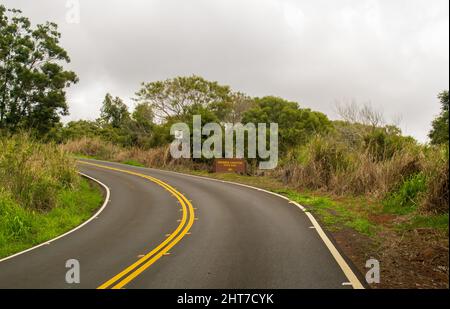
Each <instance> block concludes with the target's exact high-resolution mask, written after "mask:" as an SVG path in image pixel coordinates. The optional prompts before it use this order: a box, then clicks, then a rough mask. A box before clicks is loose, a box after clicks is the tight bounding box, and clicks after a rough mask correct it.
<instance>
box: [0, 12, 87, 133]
mask: <svg viewBox="0 0 450 309" xmlns="http://www.w3.org/2000/svg"><path fill="white" fill-rule="evenodd" d="M21 13H22V12H21V11H19V10H7V9H6V8H5V7H4V6H3V5H0V129H7V130H9V131H13V132H14V131H16V130H17V129H22V128H24V129H35V130H37V131H38V132H40V133H45V132H48V131H49V130H50V129H51V128H52V127H54V126H55V124H57V123H59V122H60V116H63V115H67V114H68V106H67V102H66V93H65V88H66V87H69V86H70V85H71V84H73V83H76V82H77V81H78V79H77V76H76V74H75V73H74V72H71V71H66V70H64V68H63V66H62V64H64V63H69V62H70V58H69V56H68V54H67V52H66V51H65V50H64V49H63V48H62V47H61V46H60V45H59V39H60V37H61V35H60V33H59V32H58V30H57V25H56V24H54V23H45V24H41V25H37V26H36V27H35V28H32V26H31V23H30V21H29V19H28V18H26V17H23V16H21Z"/></svg>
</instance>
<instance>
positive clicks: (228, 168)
mask: <svg viewBox="0 0 450 309" xmlns="http://www.w3.org/2000/svg"><path fill="white" fill-rule="evenodd" d="M246 171H247V162H245V159H216V160H215V161H214V172H215V173H242V174H245V172H246Z"/></svg>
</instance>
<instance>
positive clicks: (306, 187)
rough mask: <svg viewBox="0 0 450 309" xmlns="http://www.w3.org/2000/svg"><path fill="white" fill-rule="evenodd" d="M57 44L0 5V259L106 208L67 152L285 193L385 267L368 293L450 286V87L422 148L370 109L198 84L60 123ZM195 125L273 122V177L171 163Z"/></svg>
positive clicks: (145, 93)
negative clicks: (176, 131)
mask: <svg viewBox="0 0 450 309" xmlns="http://www.w3.org/2000/svg"><path fill="white" fill-rule="evenodd" d="M59 40H60V34H59V33H58V30H57V25H56V24H53V23H46V24H42V25H37V26H36V27H33V26H32V25H31V23H30V21H29V20H28V19H27V18H25V17H22V16H21V12H20V11H17V10H7V9H6V8H5V7H4V6H3V5H0V136H1V138H0V141H1V144H0V147H1V149H0V256H3V255H7V254H9V253H12V252H15V251H17V250H20V249H22V248H25V247H27V246H30V245H33V244H36V243H39V242H40V241H42V240H44V239H48V238H51V237H52V236H56V235H57V234H60V233H62V232H63V231H65V230H67V229H69V228H70V227H73V226H76V225H77V224H79V223H81V222H82V221H83V220H85V219H86V218H88V217H89V215H90V214H91V213H92V211H93V209H95V208H96V207H97V206H98V205H99V204H100V201H101V194H100V193H99V192H98V189H97V188H95V186H92V185H90V184H89V183H88V182H86V181H85V180H81V179H80V178H79V177H78V176H77V173H76V168H75V163H74V160H73V158H70V157H68V155H67V153H70V154H72V155H73V156H79V157H88V158H96V159H102V160H109V161H116V162H121V163H125V164H129V165H134V166H146V167H155V168H162V169H169V170H177V171H182V172H186V173H194V174H198V175H203V176H208V177H214V178H220V179H225V180H232V181H237V182H243V183H248V184H252V185H255V186H261V187H264V188H266V189H269V190H272V191H275V192H278V193H281V194H284V195H286V196H288V197H289V198H291V199H293V200H295V201H298V202H299V203H301V204H303V205H305V206H307V207H308V208H309V210H310V211H312V212H314V213H315V214H316V215H317V217H318V218H319V219H320V220H321V221H322V223H323V224H324V225H325V227H326V228H327V229H328V231H329V232H331V233H332V236H333V238H334V239H335V241H336V242H338V243H339V245H340V247H341V248H342V250H344V251H345V253H346V255H347V256H348V257H349V258H350V259H352V261H353V262H354V263H355V265H357V267H358V268H359V269H360V270H361V271H362V272H363V271H364V267H365V261H366V260H367V258H370V257H371V256H374V257H376V258H378V259H379V260H380V262H381V264H382V265H383V267H382V278H384V280H383V283H382V285H378V286H374V287H380V286H381V287H413V288H416V287H428V288H434V287H447V288H448V274H449V268H448V240H449V234H448V212H449V189H448V178H449V135H448V131H449V115H448V110H449V97H448V91H442V92H441V93H440V94H438V99H437V100H436V102H424V104H438V102H439V103H440V105H441V113H440V114H439V115H437V116H436V119H435V120H434V121H433V123H431V124H430V125H431V128H430V132H429V142H428V143H426V144H423V143H419V142H418V141H416V140H415V139H414V138H412V137H409V136H404V135H403V134H402V132H401V130H400V129H399V127H398V126H397V125H395V124H392V123H389V122H387V121H385V119H384V116H383V115H382V114H381V113H380V112H378V111H377V110H376V109H375V108H373V107H372V106H371V105H370V104H357V103H349V104H338V105H337V106H336V108H337V111H338V112H339V115H340V120H331V119H329V118H328V117H327V115H325V114H323V113H320V112H317V111H313V110H311V109H309V108H307V107H306V106H305V105H304V104H302V103H297V102H291V101H288V100H285V99H283V98H279V97H273V96H265V97H260V98H254V97H250V96H248V95H246V94H244V93H242V92H239V91H234V90H233V89H231V88H230V87H229V86H227V85H221V84H219V83H218V82H215V81H208V80H206V79H204V78H202V77H200V76H196V75H192V76H180V77H174V78H169V79H166V80H163V81H151V82H146V83H143V84H142V85H140V86H137V91H136V95H135V97H134V100H135V104H134V107H133V108H132V109H130V108H129V107H128V106H127V105H126V104H125V103H124V101H123V100H122V99H121V98H119V97H115V96H113V95H111V94H109V93H108V94H106V95H105V98H104V100H103V104H102V108H101V110H100V111H99V117H98V119H96V120H78V121H71V122H69V123H67V124H63V123H62V122H61V119H60V118H61V116H65V115H67V114H68V111H69V106H68V104H67V100H66V92H65V90H66V88H67V87H69V86H71V85H72V84H74V83H76V82H77V81H78V78H77V76H76V74H75V73H74V72H71V71H67V70H65V69H64V65H65V64H67V63H69V62H70V58H69V56H68V54H67V52H66V51H65V50H64V49H63V48H62V47H61V46H60V44H59ZM309 104H310V103H309ZM194 115H201V117H202V124H205V123H209V122H215V123H219V124H221V125H222V127H224V125H225V123H232V124H236V123H243V124H246V123H266V124H269V123H271V122H275V123H278V124H279V150H280V152H279V158H280V161H279V165H278V167H277V168H276V169H275V170H272V171H261V170H258V169H257V166H258V160H259V159H248V160H247V161H248V172H247V174H246V175H236V174H213V173H210V171H211V168H212V163H213V162H212V160H210V159H206V158H201V159H178V160H175V159H173V158H172V157H171V155H170V152H169V144H170V143H171V142H172V140H173V136H171V135H170V128H171V125H172V124H174V123H177V122H184V123H187V124H188V125H189V126H192V119H193V117H194ZM20 132H27V133H26V134H23V133H20ZM191 132H192V130H191ZM204 138H206V137H204Z"/></svg>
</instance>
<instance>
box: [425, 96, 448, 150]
mask: <svg viewBox="0 0 450 309" xmlns="http://www.w3.org/2000/svg"><path fill="white" fill-rule="evenodd" d="M438 99H439V101H440V103H441V113H440V115H439V116H438V117H437V118H436V119H434V120H433V123H432V129H431V131H430V133H429V134H428V137H429V138H430V140H431V144H433V145H438V144H444V143H448V141H449V133H448V130H449V127H448V122H449V118H448V116H449V115H448V109H449V101H448V90H445V91H442V92H441V93H440V94H439V95H438Z"/></svg>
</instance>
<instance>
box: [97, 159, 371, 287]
mask: <svg viewBox="0 0 450 309" xmlns="http://www.w3.org/2000/svg"><path fill="white" fill-rule="evenodd" d="M95 161H98V162H104V163H113V164H117V165H123V164H121V163H117V162H109V161H101V160H95ZM134 167H136V166H134ZM137 168H140V169H147V170H156V171H161V172H168V173H173V174H178V175H182V176H188V177H194V178H200V179H205V180H212V181H216V182H221V183H228V184H232V185H236V186H241V187H246V188H250V189H254V190H258V191H262V192H266V193H268V194H271V195H275V196H277V197H279V198H282V199H284V200H286V201H289V203H291V204H293V205H295V206H297V207H298V208H299V209H301V210H302V212H304V213H305V214H306V216H307V217H308V219H309V220H310V221H311V223H312V224H313V225H314V227H315V230H316V231H317V234H319V236H320V238H321V239H322V241H323V242H324V243H325V246H326V247H327V249H328V250H329V251H330V253H331V255H332V256H333V258H334V259H335V260H336V262H337V263H338V265H339V267H340V268H341V270H342V272H343V273H344V275H345V276H346V277H347V279H348V280H349V281H350V284H351V285H352V287H353V288H354V289H364V286H363V285H362V283H361V282H360V281H359V279H358V277H357V276H356V275H355V273H354V272H353V270H352V269H351V267H350V266H349V265H348V263H347V262H346V261H345V259H344V258H343V257H342V255H341V254H340V253H339V251H338V250H337V249H336V247H335V246H334V244H333V243H332V242H331V241H330V239H329V238H328V236H327V235H326V234H325V232H324V231H323V229H322V227H321V226H320V225H319V223H318V222H317V220H316V219H315V218H314V216H313V215H312V214H311V213H310V212H309V211H308V210H307V209H306V208H305V207H304V206H302V205H300V204H299V203H297V202H295V201H292V200H291V199H289V198H288V197H286V196H284V195H281V194H278V193H275V192H272V191H268V190H265V189H261V188H257V187H253V186H249V185H245V184H242V183H237V182H232V181H227V180H221V179H215V178H209V177H204V176H198V175H191V174H184V173H180V172H174V171H168V170H161V169H157V168H151V167H137Z"/></svg>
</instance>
